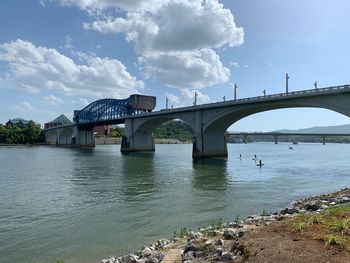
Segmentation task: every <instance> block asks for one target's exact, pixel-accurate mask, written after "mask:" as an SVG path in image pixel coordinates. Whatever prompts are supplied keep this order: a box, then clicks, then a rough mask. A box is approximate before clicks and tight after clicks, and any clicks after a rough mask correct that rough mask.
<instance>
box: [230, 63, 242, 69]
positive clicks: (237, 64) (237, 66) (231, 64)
mask: <svg viewBox="0 0 350 263" xmlns="http://www.w3.org/2000/svg"><path fill="white" fill-rule="evenodd" d="M228 64H229V65H230V67H235V68H240V67H241V65H239V63H238V62H232V61H230V62H229V63H228Z"/></svg>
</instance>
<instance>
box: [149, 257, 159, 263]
mask: <svg viewBox="0 0 350 263" xmlns="http://www.w3.org/2000/svg"><path fill="white" fill-rule="evenodd" d="M159 262H160V260H159V259H157V258H156V257H148V258H147V259H146V263H159Z"/></svg>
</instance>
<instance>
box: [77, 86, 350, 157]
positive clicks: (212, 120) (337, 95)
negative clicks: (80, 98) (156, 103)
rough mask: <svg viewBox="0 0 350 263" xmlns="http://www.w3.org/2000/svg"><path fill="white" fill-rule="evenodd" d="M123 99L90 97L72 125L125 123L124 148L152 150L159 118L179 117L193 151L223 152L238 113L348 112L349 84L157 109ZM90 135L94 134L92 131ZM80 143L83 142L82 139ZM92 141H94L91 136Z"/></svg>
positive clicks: (203, 154) (88, 128)
mask: <svg viewBox="0 0 350 263" xmlns="http://www.w3.org/2000/svg"><path fill="white" fill-rule="evenodd" d="M124 103H125V104H124ZM117 104H119V105H117ZM126 104H127V102H126V101H125V100H123V101H122V102H116V101H111V100H109V99H106V100H100V101H96V102H93V103H92V104H90V105H88V106H87V107H86V108H85V109H83V110H82V111H80V112H77V113H76V114H75V118H74V120H75V123H74V124H73V125H74V126H75V127H76V129H77V131H78V132H77V133H79V131H81V130H85V131H92V129H93V126H97V125H106V124H118V123H125V137H124V138H123V141H122V145H121V151H122V152H134V151H154V150H155V146H154V139H153V131H154V130H155V128H156V127H157V126H159V125H160V124H162V123H163V122H166V121H169V120H173V119H180V120H182V121H184V122H186V123H188V124H189V125H191V127H192V129H193V131H194V136H193V151H192V156H193V157H215V156H224V157H225V156H227V147H226V140H225V132H226V130H227V128H228V127H229V126H231V125H232V124H234V123H235V122H237V121H239V120H240V119H242V118H245V117H247V116H249V115H252V114H255V113H259V112H264V111H269V110H275V109H285V108H300V107H310V108H324V109H329V110H333V111H335V112H338V113H341V114H343V115H346V116H348V117H350V85H343V86H335V87H327V88H322V89H312V90H303V91H297V92H289V93H280V94H273V95H267V96H259V97H252V98H244V99H239V100H230V101H225V102H217V103H209V104H202V105H196V106H191V107H183V108H176V109H164V110H160V111H155V112H147V111H146V110H143V111H132V112H130V110H133V109H132V108H130V107H129V108H128V107H127V106H125V105H126ZM82 137H84V136H82ZM88 137H89V136H88ZM90 137H91V138H93V135H92V136H90ZM90 137H89V138H90ZM84 138H86V136H85V137H84ZM79 144H81V145H84V143H83V142H80V141H79ZM90 144H91V145H92V144H94V143H92V141H90Z"/></svg>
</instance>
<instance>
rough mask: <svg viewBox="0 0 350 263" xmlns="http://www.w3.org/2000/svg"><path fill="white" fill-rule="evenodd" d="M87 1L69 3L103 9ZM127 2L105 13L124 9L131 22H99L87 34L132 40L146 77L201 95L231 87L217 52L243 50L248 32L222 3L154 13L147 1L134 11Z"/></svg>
mask: <svg viewBox="0 0 350 263" xmlns="http://www.w3.org/2000/svg"><path fill="white" fill-rule="evenodd" d="M81 1H83V0H81ZM81 1H77V0H76V1H73V0H70V1H69V2H70V3H71V4H73V3H74V2H75V4H76V5H78V6H80V7H81V8H85V9H86V8H92V7H94V8H97V5H96V4H95V3H94V1H90V2H91V4H89V5H88V6H84V5H82V4H81ZM83 2H84V3H87V1H83ZM102 2H103V1H102ZM121 2H124V1H108V3H109V5H108V6H107V5H104V6H99V8H100V9H103V8H107V7H111V6H114V7H119V8H122V9H124V10H125V11H126V15H125V16H114V17H111V16H109V17H108V16H107V17H103V18H102V19H100V18H98V19H97V20H96V21H94V22H91V23H85V24H84V28H86V29H89V30H95V31H99V32H101V33H105V34H116V33H124V34H125V35H126V40H127V41H129V42H132V43H134V45H135V51H136V53H137V54H138V55H139V56H140V62H141V67H140V68H141V69H143V70H144V72H145V74H146V76H148V77H154V78H157V79H160V80H162V81H163V82H164V83H165V84H167V85H169V86H175V87H178V88H185V87H186V88H196V89H198V88H203V87H206V86H211V85H215V84H219V83H224V82H227V81H228V79H229V77H230V70H229V69H228V68H226V67H224V66H223V65H222V63H221V61H220V57H219V56H218V55H217V54H216V52H215V50H214V49H216V48H221V47H223V46H231V47H233V46H238V45H241V44H242V43H243V42H244V31H243V29H242V28H240V27H237V26H236V24H235V21H234V16H233V14H232V13H231V11H230V10H229V9H225V8H224V6H223V5H222V4H221V3H219V1H218V0H207V1H202V0H191V1H187V0H173V1H170V0H165V1H155V2H157V5H156V6H157V8H153V9H149V7H148V6H146V5H142V3H145V1H140V3H139V4H138V5H137V6H134V5H135V3H134V1H130V5H129V6H128V8H126V7H124V6H123V5H122V3H121ZM105 4H106V3H105ZM132 6H133V7H132ZM192 73H195V74H192ZM174 76H178V77H174ZM181 78H182V80H181Z"/></svg>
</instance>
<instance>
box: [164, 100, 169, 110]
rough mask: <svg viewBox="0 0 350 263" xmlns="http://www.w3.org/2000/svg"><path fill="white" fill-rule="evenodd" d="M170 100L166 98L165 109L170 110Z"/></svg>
mask: <svg viewBox="0 0 350 263" xmlns="http://www.w3.org/2000/svg"><path fill="white" fill-rule="evenodd" d="M168 103H169V98H168V97H166V102H165V108H166V109H168Z"/></svg>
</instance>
